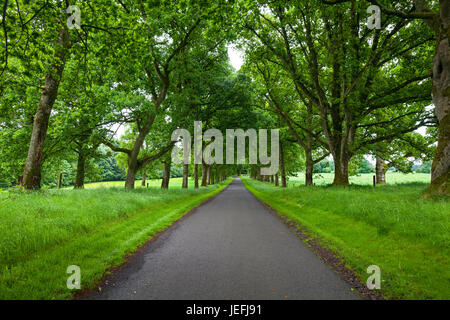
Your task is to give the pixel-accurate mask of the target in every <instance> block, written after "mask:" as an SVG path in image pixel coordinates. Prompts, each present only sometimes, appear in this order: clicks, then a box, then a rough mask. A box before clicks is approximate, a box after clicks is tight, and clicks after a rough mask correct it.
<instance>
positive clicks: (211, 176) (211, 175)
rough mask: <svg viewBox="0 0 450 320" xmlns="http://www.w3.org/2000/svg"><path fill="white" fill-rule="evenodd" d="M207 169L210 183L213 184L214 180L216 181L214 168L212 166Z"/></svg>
mask: <svg viewBox="0 0 450 320" xmlns="http://www.w3.org/2000/svg"><path fill="white" fill-rule="evenodd" d="M209 170H210V181H211V184H215V182H216V172H215V170H213V168H212V166H211V167H210V168H209Z"/></svg>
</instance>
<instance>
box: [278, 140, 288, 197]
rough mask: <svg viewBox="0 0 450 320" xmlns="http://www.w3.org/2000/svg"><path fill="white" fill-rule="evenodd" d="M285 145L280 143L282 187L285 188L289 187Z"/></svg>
mask: <svg viewBox="0 0 450 320" xmlns="http://www.w3.org/2000/svg"><path fill="white" fill-rule="evenodd" d="M283 149H284V148H283V144H282V143H280V174H281V186H282V187H283V188H286V187H287V181H286V168H285V166H284V151H283Z"/></svg>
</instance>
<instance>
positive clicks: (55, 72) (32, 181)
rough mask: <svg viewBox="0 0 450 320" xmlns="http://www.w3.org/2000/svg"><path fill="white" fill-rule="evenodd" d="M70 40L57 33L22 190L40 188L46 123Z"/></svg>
mask: <svg viewBox="0 0 450 320" xmlns="http://www.w3.org/2000/svg"><path fill="white" fill-rule="evenodd" d="M69 48H70V39H69V33H68V31H67V29H62V30H60V31H59V33H58V41H57V48H56V52H55V59H54V61H53V64H52V70H51V71H50V72H49V73H47V75H46V76H45V84H44V88H43V89H42V92H41V99H40V101H39V105H38V108H37V110H36V113H35V115H34V123H33V131H32V134H31V141H30V146H29V149H28V156H27V160H26V162H25V168H24V171H23V180H22V183H23V188H24V189H27V190H31V189H40V188H41V165H42V153H43V150H44V142H45V138H46V136H47V129H48V123H49V120H50V114H51V112H52V108H53V105H54V103H55V100H56V97H57V95H58V87H59V83H60V82H61V78H62V74H63V71H64V66H65V61H66V56H67V52H68V49H69Z"/></svg>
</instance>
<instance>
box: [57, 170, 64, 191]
mask: <svg viewBox="0 0 450 320" xmlns="http://www.w3.org/2000/svg"><path fill="white" fill-rule="evenodd" d="M62 178H63V174H62V172H60V173H59V174H58V189H61V188H62Z"/></svg>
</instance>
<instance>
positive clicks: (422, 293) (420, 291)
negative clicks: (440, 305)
mask: <svg viewBox="0 0 450 320" xmlns="http://www.w3.org/2000/svg"><path fill="white" fill-rule="evenodd" d="M243 181H244V184H245V186H246V187H247V188H248V189H249V190H250V191H251V192H252V193H253V194H254V195H255V196H256V197H258V198H259V199H260V200H262V201H263V202H265V203H267V204H269V205H270V206H271V207H272V208H274V209H275V210H277V211H278V213H279V214H281V215H283V216H286V217H287V218H288V219H290V220H293V221H296V222H298V223H300V224H301V225H303V226H304V227H306V228H307V229H308V233H309V234H310V235H311V236H313V237H316V238H319V241H320V243H321V244H322V245H323V246H324V247H327V248H329V249H331V250H332V251H334V252H337V253H338V254H339V255H340V256H341V257H343V259H344V261H345V263H346V265H347V266H348V267H349V268H351V269H352V270H354V271H355V272H356V274H357V275H358V276H359V277H360V279H361V280H362V282H363V283H365V282H366V279H367V277H368V274H367V273H366V269H367V267H368V266H370V265H378V266H379V267H380V268H381V278H382V284H381V290H382V293H383V295H384V297H385V298H400V299H450V269H449V265H450V232H449V231H450V203H449V202H448V201H444V200H442V201H439V202H434V201H431V200H424V199H422V198H421V193H422V192H423V190H424V189H425V188H426V184H422V183H411V184H399V185H386V186H379V187H377V188H375V189H374V188H372V187H369V186H351V187H346V188H343V187H340V188H336V187H303V186H302V187H299V186H296V187H290V188H287V189H282V188H278V187H274V186H272V185H271V184H269V183H263V182H259V181H255V180H251V179H248V178H244V179H243Z"/></svg>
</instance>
